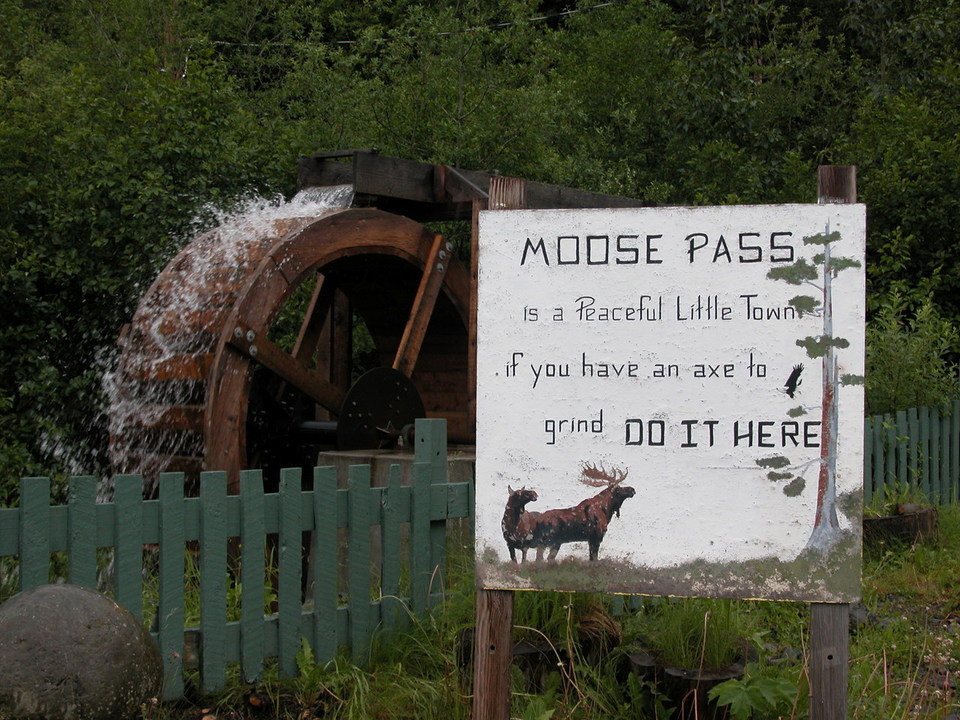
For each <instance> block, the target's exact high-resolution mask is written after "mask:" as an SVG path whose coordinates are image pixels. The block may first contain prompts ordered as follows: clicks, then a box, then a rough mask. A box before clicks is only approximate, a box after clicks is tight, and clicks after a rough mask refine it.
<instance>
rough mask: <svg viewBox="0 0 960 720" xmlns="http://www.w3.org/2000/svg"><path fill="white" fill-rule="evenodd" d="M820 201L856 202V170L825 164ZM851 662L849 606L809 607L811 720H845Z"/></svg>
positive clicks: (820, 173) (819, 177)
mask: <svg viewBox="0 0 960 720" xmlns="http://www.w3.org/2000/svg"><path fill="white" fill-rule="evenodd" d="M817 201H818V202H819V203H820V204H826V203H855V202H856V201H857V169H856V167H854V166H852V165H824V166H821V167H820V168H819V171H818V173H817ZM849 662H850V605H849V604H847V603H835V604H831V603H811V605H810V720H845V718H846V717H847V684H848V681H849V674H850V668H849Z"/></svg>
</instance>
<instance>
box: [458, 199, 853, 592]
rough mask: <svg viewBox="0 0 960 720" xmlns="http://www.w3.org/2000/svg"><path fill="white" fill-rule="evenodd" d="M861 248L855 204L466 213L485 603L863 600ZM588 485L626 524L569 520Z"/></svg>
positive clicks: (592, 517)
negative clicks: (592, 595) (498, 599)
mask: <svg viewBox="0 0 960 720" xmlns="http://www.w3.org/2000/svg"><path fill="white" fill-rule="evenodd" d="M805 238H806V239H807V240H805ZM864 238H865V210H864V207H863V206H862V205H772V206H727V207H703V208H638V209H616V210H608V209H604V210H517V211H488V212H484V213H481V216H480V243H479V246H480V250H479V252H480V255H479V292H478V334H477V378H478V381H477V384H478V387H477V491H476V499H477V513H476V517H477V520H476V534H477V540H476V554H477V571H478V577H479V581H480V583H481V585H482V586H484V587H488V588H504V589H525V588H537V589H561V590H583V591H610V592H625V593H642V594H658V595H673V594H676V595H699V596H716V597H754V598H776V599H796V600H812V601H837V602H841V601H842V602H846V601H850V600H853V599H856V597H858V595H859V587H860V534H861V489H862V474H863V385H862V379H863V373H864V367H863V357H864V268H863V258H864ZM828 265H829V267H830V268H832V271H831V272H827V270H826V268H827V266H828ZM825 291H826V292H827V293H828V294H829V298H827V297H825ZM826 300H829V305H830V308H831V311H830V312H829V313H828V312H825V310H824V308H825V301H826ZM824 337H828V338H832V339H833V340H831V341H827V342H825V341H824V339H823V338H824ZM828 346H829V347H828ZM800 366H802V367H800ZM825 367H832V368H834V370H833V371H832V372H828V371H825ZM798 368H800V369H798ZM825 373H826V374H825ZM831 376H833V380H832V381H830V380H829V378H830V377H831ZM825 378H826V379H827V381H825ZM830 394H832V396H833V397H832V400H828V401H827V402H826V403H825V402H824V399H825V397H827V396H829V395H830ZM825 407H826V408H827V412H826V414H825V412H824V408H825ZM830 408H833V409H834V410H835V414H834V415H832V416H831V415H830ZM830 436H832V437H833V438H834V439H835V440H836V442H835V444H833V445H831V444H829V443H828V437H830ZM623 474H625V476H624V477H621V475H623ZM601 475H606V476H607V477H608V478H609V479H610V486H611V488H615V489H616V492H619V497H620V499H621V503H622V504H621V505H620V508H619V515H616V514H613V515H612V516H611V517H609V518H608V519H601V518H602V516H603V512H602V511H600V510H597V507H599V503H600V502H601V500H602V499H601V500H598V501H595V502H594V503H593V504H591V506H590V508H584V507H581V508H580V509H579V510H577V511H574V510H573V508H575V507H576V506H578V505H579V504H580V503H581V502H583V501H585V500H587V499H589V498H591V497H593V496H595V495H597V494H598V493H600V492H601V490H602V489H603V488H602V487H599V486H598V483H603V480H601V479H600V478H599V477H598V476H601ZM591 476H592V477H591ZM591 479H592V480H593V486H591V485H588V484H586V482H585V481H589V480H591ZM618 479H619V482H618ZM521 488H525V489H526V490H532V491H533V492H534V493H536V500H531V501H529V502H528V503H527V504H526V505H525V507H524V512H522V513H519V512H514V507H513V505H511V506H510V508H508V498H509V497H510V490H514V491H516V490H518V489H521ZM625 488H632V493H630V492H628V491H627V490H625ZM611 492H614V490H608V491H607V494H608V495H609V494H610V493H611ZM529 497H530V495H529V494H528V495H527V498H528V499H529ZM520 499H521V498H520V496H516V497H515V499H514V500H515V501H519V500H520ZM521 504H522V503H521ZM563 509H569V512H567V513H566V514H562V513H561V514H558V513H546V514H545V515H541V516H539V517H538V516H536V515H534V514H533V513H536V512H539V513H545V511H548V510H563ZM578 513H579V514H578ZM598 513H599V514H598ZM519 518H522V523H524V524H521V520H520V519H519ZM578 518H579V519H578ZM817 518H820V520H819V521H818V519H817ZM557 528H559V530H558V529H557ZM518 532H519V533H522V537H520V536H519V535H518ZM585 538H592V539H593V543H594V544H595V546H596V555H597V558H596V559H594V560H591V559H590V558H589V556H590V547H589V545H590V543H589V542H588V541H586V540H585ZM511 544H512V545H513V546H514V548H513V549H514V555H515V557H516V562H514V561H512V560H511V558H510V545H511ZM538 547H539V548H540V552H541V553H542V554H543V556H544V557H543V559H541V560H540V561H537V560H536V555H537V551H538ZM552 548H558V549H556V556H555V557H554V558H553V559H552V560H550V559H549V555H550V553H551V549H552ZM524 550H526V553H525V554H526V562H523V561H522V557H523V555H524V552H523V551H524Z"/></svg>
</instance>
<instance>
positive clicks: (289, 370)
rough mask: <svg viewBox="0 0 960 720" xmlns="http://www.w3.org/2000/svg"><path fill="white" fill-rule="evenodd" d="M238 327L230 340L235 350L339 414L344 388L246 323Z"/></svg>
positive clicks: (238, 324) (239, 323) (241, 323)
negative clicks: (310, 367)
mask: <svg viewBox="0 0 960 720" xmlns="http://www.w3.org/2000/svg"><path fill="white" fill-rule="evenodd" d="M236 325H237V328H236V329H237V331H238V332H235V333H234V334H233V335H231V336H230V346H231V347H232V348H234V349H236V350H238V351H239V352H241V353H243V354H244V355H246V356H247V357H249V358H250V359H252V360H254V361H255V362H257V363H259V364H260V365H263V366H264V367H265V368H267V369H268V370H270V371H271V372H273V373H275V374H277V375H279V376H280V377H281V378H283V379H284V380H285V381H287V382H288V383H290V384H291V385H293V386H294V387H295V388H297V389H298V390H300V391H301V392H303V393H305V394H306V395H307V396H308V397H310V398H311V399H312V400H314V401H315V402H316V403H317V404H319V405H322V406H323V407H325V408H326V409H327V410H330V411H331V412H339V410H340V406H341V405H343V398H344V392H343V390H342V389H341V388H339V387H337V386H336V385H334V384H333V383H331V382H330V381H329V380H325V379H324V378H322V377H320V376H319V375H317V374H316V373H314V372H312V371H311V370H310V369H309V368H307V366H306V365H304V364H303V363H301V362H298V361H297V360H296V359H295V358H294V357H293V356H292V355H290V354H288V353H286V352H285V351H284V350H283V349H282V348H280V347H279V346H278V345H276V344H275V343H274V342H272V341H271V340H270V339H269V338H267V337H266V335H264V334H263V333H260V334H259V335H258V334H257V333H256V332H255V331H254V330H253V329H251V328H250V327H249V326H247V325H246V324H245V323H243V322H239V321H238V322H237V323H236ZM251 333H252V334H251ZM251 338H252V339H251Z"/></svg>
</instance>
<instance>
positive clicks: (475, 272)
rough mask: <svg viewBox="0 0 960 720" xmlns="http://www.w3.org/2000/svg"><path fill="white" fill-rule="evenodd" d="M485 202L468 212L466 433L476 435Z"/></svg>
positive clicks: (477, 201)
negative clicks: (479, 280) (481, 244)
mask: <svg viewBox="0 0 960 720" xmlns="http://www.w3.org/2000/svg"><path fill="white" fill-rule="evenodd" d="M486 209H487V201H486V199H483V200H474V201H473V203H471V210H470V306H469V307H468V309H467V432H468V433H469V435H470V437H476V435H477V282H478V280H477V278H478V277H479V272H480V212H481V211H482V210H486Z"/></svg>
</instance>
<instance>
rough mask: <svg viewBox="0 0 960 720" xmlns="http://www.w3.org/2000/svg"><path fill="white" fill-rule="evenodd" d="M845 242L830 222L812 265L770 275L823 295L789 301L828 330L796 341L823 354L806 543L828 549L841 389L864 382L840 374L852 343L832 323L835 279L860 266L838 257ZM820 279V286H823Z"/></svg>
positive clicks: (816, 240)
mask: <svg viewBox="0 0 960 720" xmlns="http://www.w3.org/2000/svg"><path fill="white" fill-rule="evenodd" d="M839 240H840V233H838V232H831V231H830V226H829V224H828V225H827V227H826V229H825V231H824V232H823V233H820V234H817V235H812V236H809V237H805V238H804V239H803V242H804V244H805V245H817V246H821V247H822V248H823V252H822V253H818V254H817V255H815V256H814V258H813V264H811V263H809V262H807V261H806V259H804V258H801V259H800V260H797V261H796V262H795V263H793V264H791V265H790V266H787V267H781V268H774V269H772V270H770V272H769V273H768V274H767V277H768V278H770V279H772V280H783V281H786V282H788V283H790V284H791V285H809V286H810V287H813V288H814V289H815V290H818V291H819V293H820V297H815V296H812V295H798V296H796V297H794V298H792V299H791V300H790V304H791V305H792V306H793V307H794V308H795V309H796V310H797V312H798V314H799V315H800V316H801V317H802V316H803V315H814V316H816V317H820V318H822V319H823V333H822V334H821V335H819V336H816V337H813V336H808V337H805V338H802V339H798V340H797V345H799V346H800V347H802V348H804V349H805V350H806V353H807V356H808V357H810V358H812V359H813V358H822V366H823V367H822V375H821V377H822V392H821V405H820V411H821V423H820V428H821V441H820V458H819V461H818V466H819V473H818V479H817V509H816V516H815V518H814V524H813V531H812V532H811V534H810V539H809V540H808V541H807V547H808V548H809V549H811V550H815V551H818V552H820V553H825V552H826V551H827V550H828V549H829V548H830V546H832V545H833V544H834V543H835V542H836V541H837V539H838V538H839V535H840V523H839V520H838V518H837V507H836V502H837V493H836V489H837V485H836V475H837V447H838V446H837V438H838V432H839V413H838V406H839V402H840V398H839V397H838V392H839V390H840V388H841V386H842V385H851V384H863V378H862V377H859V376H844V377H843V378H841V377H840V370H839V363H838V359H837V351H838V350H841V349H843V348H846V347H849V345H850V342H849V341H848V340H846V339H845V338H842V337H838V336H837V335H835V334H834V327H833V280H834V278H835V277H836V276H837V274H838V273H840V272H841V271H843V270H846V269H848V268H852V267H860V266H861V265H860V262H859V261H858V260H855V259H852V258H846V257H842V256H834V255H833V245H834V244H835V243H837V242H839ZM818 282H819V284H818Z"/></svg>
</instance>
